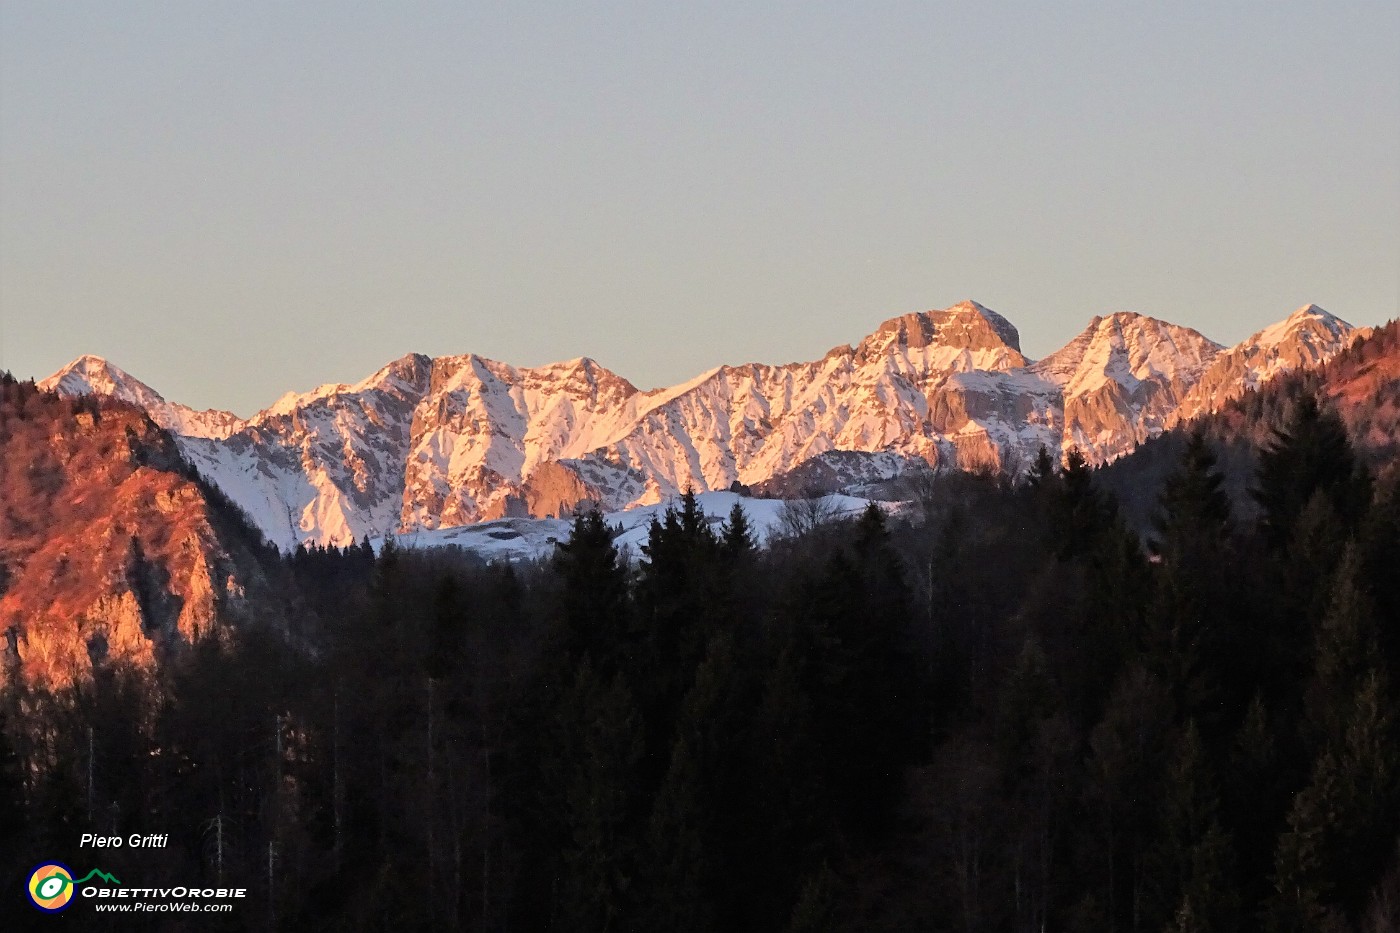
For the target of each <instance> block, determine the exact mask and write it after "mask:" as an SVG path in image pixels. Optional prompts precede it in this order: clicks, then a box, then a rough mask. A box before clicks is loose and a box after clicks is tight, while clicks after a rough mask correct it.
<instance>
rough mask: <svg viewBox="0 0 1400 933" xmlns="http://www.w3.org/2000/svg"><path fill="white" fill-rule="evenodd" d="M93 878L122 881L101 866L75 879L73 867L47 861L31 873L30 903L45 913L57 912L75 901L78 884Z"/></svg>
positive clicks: (117, 882)
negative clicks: (74, 896)
mask: <svg viewBox="0 0 1400 933" xmlns="http://www.w3.org/2000/svg"><path fill="white" fill-rule="evenodd" d="M93 878H101V879H102V880H103V881H105V882H107V883H108V884H114V885H117V886H118V887H120V886H121V882H120V881H118V880H117V879H116V878H113V877H112V876H111V875H109V874H107V873H106V872H105V871H102V870H101V869H99V868H94V869H93V870H92V871H90V872H88V873H87V874H86V875H84V876H83V877H81V878H78V879H74V877H73V869H71V868H69V867H68V866H67V865H64V864H63V863H62V862H45V863H44V864H42V865H40V866H39V867H38V868H36V869H34V871H33V872H31V873H30V875H29V887H28V890H29V900H30V903H32V904H33V905H34V906H35V907H37V908H38V909H39V910H42V911H43V912H44V913H48V914H56V913H58V912H59V911H60V910H65V909H67V907H68V905H69V904H71V903H73V892H74V891H75V890H76V889H77V887H78V885H80V884H86V883H87V882H89V881H91V880H92V879H93Z"/></svg>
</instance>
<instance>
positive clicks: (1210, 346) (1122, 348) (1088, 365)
mask: <svg viewBox="0 0 1400 933" xmlns="http://www.w3.org/2000/svg"><path fill="white" fill-rule="evenodd" d="M1221 349H1222V348H1221V346H1220V344H1218V343H1216V342H1215V341H1213V340H1210V339H1209V338H1207V337H1205V336H1204V335H1202V334H1201V333H1199V332H1198V331H1195V330H1192V329H1191V328H1189V327H1182V326H1180V325H1177V324H1169V323H1167V322H1166V321H1159V320H1158V319H1156V318H1154V317H1148V316H1147V315H1145V314H1137V313H1134V312H1131V311H1118V312H1115V313H1113V314H1109V315H1106V316H1095V317H1094V318H1093V319H1091V320H1090V321H1089V325H1088V326H1087V327H1086V328H1084V330H1083V331H1082V332H1080V334H1079V335H1078V336H1077V337H1075V338H1074V339H1073V340H1071V341H1070V342H1069V343H1068V344H1066V345H1065V346H1064V347H1062V348H1060V349H1059V350H1056V351H1055V352H1054V353H1052V354H1050V355H1049V356H1047V357H1045V359H1043V360H1041V361H1039V362H1038V363H1035V364H1034V365H1033V366H1031V369H1032V371H1034V372H1035V373H1036V374H1038V375H1040V376H1042V377H1043V378H1045V379H1048V380H1050V381H1051V382H1054V383H1056V384H1058V385H1061V386H1063V387H1064V390H1065V393H1066V394H1068V395H1077V394H1082V393H1084V392H1086V391H1092V390H1094V389H1096V388H1098V387H1099V386H1101V385H1102V384H1104V383H1105V382H1107V381H1113V382H1117V383H1119V384H1121V385H1123V386H1124V387H1126V388H1129V389H1132V388H1135V387H1136V386H1137V384H1138V383H1139V382H1141V381H1142V380H1144V379H1147V378H1149V377H1165V378H1167V379H1174V378H1175V379H1179V380H1180V381H1182V382H1183V383H1188V384H1189V383H1192V382H1195V380H1196V379H1197V378H1199V377H1200V375H1201V373H1203V372H1204V371H1205V369H1206V367H1207V366H1209V365H1210V363H1211V361H1212V360H1213V359H1214V358H1215V356H1216V354H1218V353H1219V352H1220V351H1221Z"/></svg>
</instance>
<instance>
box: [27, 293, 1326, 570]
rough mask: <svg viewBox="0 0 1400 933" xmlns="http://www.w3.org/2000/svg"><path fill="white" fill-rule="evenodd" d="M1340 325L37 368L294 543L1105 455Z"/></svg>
mask: <svg viewBox="0 0 1400 933" xmlns="http://www.w3.org/2000/svg"><path fill="white" fill-rule="evenodd" d="M1352 336H1353V328H1352V327H1351V326H1350V325H1348V324H1346V323H1345V322H1343V321H1341V320H1340V319H1338V318H1336V317H1334V316H1332V315H1331V314H1328V313H1327V312H1326V311H1323V310H1322V309H1320V308H1317V307H1316V306H1314V305H1307V306H1305V307H1303V308H1300V309H1299V310H1298V311H1296V312H1294V313H1293V314H1292V315H1290V316H1289V317H1288V318H1287V319H1285V320H1283V321H1281V322H1279V323H1278V324H1276V325H1274V326H1273V327H1270V328H1267V329H1265V330H1264V331H1261V332H1260V333H1258V334H1255V335H1254V336H1252V337H1251V338H1249V339H1248V340H1246V341H1243V342H1242V343H1241V344H1239V345H1238V346H1236V347H1232V348H1228V349H1227V348H1224V347H1222V346H1220V345H1219V344H1217V343H1215V342H1213V341H1211V340H1209V339H1208V338H1206V337H1204V336H1203V335H1201V334H1200V333H1198V332H1196V331H1194V330H1192V329H1190V328H1186V327H1180V326H1177V325H1173V324H1170V323H1167V322H1164V321H1159V320H1157V319H1155V318H1150V317H1146V316H1143V315H1138V314H1131V313H1117V314H1112V315H1108V316H1105V317H1095V318H1094V319H1093V320H1092V321H1091V322H1090V324H1089V326H1088V327H1087V328H1086V329H1085V330H1084V331H1083V332H1082V333H1080V334H1079V335H1078V336H1076V337H1075V338H1074V339H1073V340H1072V341H1070V343H1068V344H1067V345H1066V346H1065V347H1063V348H1061V349H1060V350H1057V351H1056V352H1054V353H1052V354H1050V355H1049V356H1047V357H1046V358H1044V359H1042V360H1039V361H1034V362H1033V361H1031V360H1028V359H1027V358H1026V357H1025V356H1024V354H1023V353H1022V352H1021V347H1020V337H1019V334H1018V332H1017V330H1016V328H1015V327H1014V326H1013V325H1012V324H1011V323H1010V322H1009V321H1008V320H1007V319H1006V318H1004V317H1002V316H1001V315H999V314H997V313H996V312H994V311H992V310H990V309H988V308H986V307H984V306H982V305H980V304H978V303H976V302H972V301H967V302H962V303H960V304H957V305H954V306H953V307H951V308H946V309H943V310H937V311H924V312H918V313H913V314H904V315H900V316H898V317H895V318H891V319H889V320H887V321H885V322H884V323H883V324H881V325H880V326H879V327H878V328H877V329H876V330H875V331H874V332H872V333H871V334H869V335H868V336H867V337H865V338H864V339H862V340H861V341H859V342H858V343H857V344H855V345H851V346H837V347H835V348H833V349H832V350H830V351H829V352H828V353H827V354H825V356H823V357H822V358H821V359H820V360H814V361H810V362H802V363H791V364H786V365H767V364H759V363H750V364H745V365H740V366H721V367H718V368H716V369H713V370H710V371H708V372H706V373H702V374H701V375H700V376H698V377H696V378H695V379H693V380H690V381H689V382H686V383H683V384H681V385H678V386H674V387H670V388H664V389H656V390H652V391H645V392H644V391H640V390H638V389H637V388H636V387H635V386H633V385H632V384H631V383H630V382H628V381H627V380H626V379H624V378H622V377H621V376H619V375H617V374H616V373H613V372H610V371H609V370H607V369H606V368H604V367H603V366H601V365H599V364H598V363H596V362H594V361H593V360H590V359H583V358H580V359H575V360H570V361H567V362H562V363H555V364H551V365H549V366H542V367H534V368H517V367H513V366H509V365H507V364H505V363H500V362H496V361H492V360H488V359H484V358H482V357H479V356H476V355H473V354H468V355H464V356H450V357H439V358H437V359H432V358H429V357H427V356H422V355H417V354H414V355H409V356H405V357H403V358H401V359H398V360H395V361H393V362H392V363H390V364H388V365H387V366H385V367H384V368H383V369H381V370H379V371H378V372H377V373H375V374H374V375H372V376H370V377H369V378H367V379H365V380H363V381H362V382H359V383H355V384H335V385H327V386H322V387H320V388H318V389H316V390H314V391H312V392H309V393H303V394H294V393H292V394H288V395H286V396H283V397H282V398H281V399H279V400H278V401H277V402H276V403H275V404H274V405H272V406H271V407H269V408H268V409H266V410H264V411H262V412H259V413H258V414H257V415H255V416H253V417H252V418H250V419H247V420H246V421H244V420H241V419H237V418H236V417H234V416H233V415H231V414H228V413H220V412H194V411H192V410H191V409H188V408H185V407H183V406H179V405H173V404H171V403H168V402H166V401H165V400H164V399H163V398H162V397H161V396H160V395H159V394H158V393H156V392H155V391H154V390H153V389H151V388H150V387H148V386H145V385H144V384H143V383H141V382H140V381H139V380H136V379H135V378H134V377H131V376H129V375H127V374H126V373H123V372H122V371H121V370H119V369H117V368H116V367H115V366H112V365H111V364H109V363H106V362H105V361H103V360H101V359H100V358H96V357H81V358H79V360H77V361H75V362H74V363H73V364H70V365H69V366H68V367H65V368H64V369H63V370H60V371H59V372H58V373H55V374H54V375H53V376H51V377H49V378H48V379H46V380H44V381H43V382H42V383H41V387H44V388H51V389H53V390H55V391H57V392H59V393H60V394H64V395H70V396H72V395H82V394H87V393H97V394H105V395H114V396H116V397H119V398H122V399H125V400H128V401H131V402H132V403H133V404H137V405H139V406H141V407H142V408H144V409H145V410H146V411H147V412H148V413H149V414H150V416H151V418H152V419H153V420H155V421H156V422H157V423H158V424H161V425H162V426H164V427H166V428H167V429H169V430H170V431H171V432H172V433H174V434H175V435H177V443H178V444H179V448H180V450H181V452H182V453H183V455H184V456H185V457H186V459H188V460H189V461H190V462H191V463H193V464H194V465H195V466H196V467H197V468H198V469H199V470H200V471H201V472H202V473H203V474H204V475H205V476H206V477H208V478H209V479H210V480H212V481H213V482H214V483H216V484H217V485H218V486H219V488H220V489H221V490H222V491H223V492H224V493H225V494H226V495H227V496H228V497H229V498H230V499H231V500H232V501H234V502H235V503H236V504H238V505H239V506H240V507H241V508H242V509H243V510H244V511H245V512H247V513H248V515H249V516H250V517H251V518H252V520H253V521H254V523H255V524H256V525H257V526H258V527H259V528H260V529H261V530H262V531H263V533H264V534H265V535H266V536H267V537H268V539H269V540H270V541H272V542H273V543H275V544H276V545H277V546H279V547H281V548H283V549H291V548H295V547H296V545H297V544H298V543H300V542H303V541H306V542H318V543H335V544H345V543H348V542H350V541H352V540H357V539H359V538H360V537H362V536H364V535H369V536H371V537H374V536H378V535H382V534H386V533H411V532H415V531H423V530H432V529H440V528H450V527H456V526H460V525H465V524H470V523H473V522H477V521H484V520H491V519H496V518H503V517H523V516H549V515H560V514H566V513H568V512H570V511H571V510H573V509H574V508H576V507H578V506H579V505H581V504H585V503H596V504H598V505H600V506H602V507H603V508H605V509H609V510H621V509H625V508H629V507H633V506H638V505H646V504H651V503H655V502H659V501H663V500H664V499H666V498H667V497H668V496H672V495H675V494H677V493H679V492H680V491H682V490H683V489H685V488H686V487H687V486H690V487H693V488H695V489H696V490H697V491H701V492H704V491H709V490H721V489H727V488H730V487H731V486H732V485H733V484H735V483H738V484H741V485H745V486H754V485H760V484H765V483H772V482H774V481H775V480H776V479H778V478H781V477H785V476H800V475H803V474H801V473H798V472H797V471H799V470H806V471H807V472H809V473H819V474H821V475H823V476H824V477H825V478H826V480H825V481H826V483H827V485H828V486H831V485H837V486H839V485H841V484H842V482H843V481H849V482H850V483H857V482H860V483H866V482H871V481H877V480H880V479H888V478H891V477H893V476H896V475H899V474H900V473H902V472H906V471H917V470H926V469H943V468H983V467H986V468H994V469H1006V470H1011V471H1016V470H1018V469H1021V468H1023V467H1024V466H1025V465H1027V464H1029V463H1030V462H1031V460H1032V459H1033V457H1034V455H1035V453H1036V451H1037V450H1038V449H1039V447H1040V446H1042V445H1044V446H1046V447H1048V448H1050V449H1051V450H1054V451H1063V450H1065V449H1068V448H1069V447H1078V448H1080V449H1081V450H1083V451H1084V452H1085V453H1086V455H1087V456H1088V457H1089V459H1090V460H1091V461H1093V462H1105V461H1108V460H1111V459H1113V458H1115V457H1117V456H1119V455H1121V454H1123V453H1125V452H1127V451H1129V450H1131V449H1132V448H1133V447H1134V446H1135V445H1136V444H1139V443H1141V442H1142V441H1143V440H1146V439H1147V438H1149V437H1152V436H1155V435H1156V434H1158V433H1160V432H1161V431H1163V430H1164V429H1166V428H1167V427H1169V426H1170V425H1171V424H1174V423H1176V422H1177V421H1178V420H1180V419H1182V418H1185V417H1190V416H1191V414H1193V413H1199V412H1201V411H1207V410H1212V409H1213V408H1214V407H1217V406H1219V405H1220V404H1222V403H1223V401H1224V400H1226V399H1228V398H1231V397H1234V396H1235V395H1238V394H1239V393H1241V392H1243V391H1244V390H1245V389H1246V388H1247V387H1249V386H1251V385H1255V384H1258V383H1260V382H1262V381H1264V380H1267V379H1269V378H1271V377H1272V376H1273V375H1276V374H1277V373H1279V372H1284V371H1288V370H1289V369H1293V368H1297V367H1300V366H1312V365H1316V364H1319V363H1321V362H1324V361H1325V360H1327V359H1328V358H1330V357H1331V356H1333V355H1335V354H1336V353H1337V352H1339V351H1340V350H1341V349H1343V348H1344V347H1345V346H1346V345H1347V344H1348V343H1349V342H1350V340H1351V338H1352Z"/></svg>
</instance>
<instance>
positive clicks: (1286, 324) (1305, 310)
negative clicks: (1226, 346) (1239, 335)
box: [1243, 304, 1355, 347]
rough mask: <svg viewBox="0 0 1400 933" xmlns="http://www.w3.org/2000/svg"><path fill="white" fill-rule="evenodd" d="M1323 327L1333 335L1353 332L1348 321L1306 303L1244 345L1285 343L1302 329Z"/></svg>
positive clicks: (1265, 345) (1262, 345) (1339, 335)
mask: <svg viewBox="0 0 1400 933" xmlns="http://www.w3.org/2000/svg"><path fill="white" fill-rule="evenodd" d="M1304 329H1321V330H1323V331H1325V332H1326V333H1328V334H1330V335H1331V336H1333V337H1342V336H1345V335H1347V334H1349V333H1351V332H1352V331H1353V330H1355V328H1353V327H1352V326H1351V325H1350V324H1348V323H1347V322H1346V321H1344V320H1342V319H1341V318H1339V317H1337V316H1336V315H1335V314H1332V313H1330V312H1328V311H1325V310H1323V309H1322V308H1319V307H1318V306H1317V305H1315V304H1306V305H1303V306H1302V307H1301V308H1299V309H1298V310H1297V311H1294V312H1293V313H1292V314H1290V315H1288V317H1286V318H1284V319H1283V320H1282V321H1279V322H1278V323H1276V324H1271V325H1269V326H1268V327H1266V328H1264V329H1263V330H1261V331H1259V332H1258V333H1256V334H1253V335H1252V336H1250V338H1249V339H1248V340H1246V341H1244V344H1243V345H1244V346H1246V347H1248V346H1255V347H1269V346H1275V345H1277V344H1280V343H1285V342H1287V341H1289V340H1291V339H1292V338H1293V336H1294V335H1295V334H1297V333H1298V332H1299V331H1300V330H1304Z"/></svg>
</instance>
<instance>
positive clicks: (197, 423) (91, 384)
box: [38, 353, 244, 438]
mask: <svg viewBox="0 0 1400 933" xmlns="http://www.w3.org/2000/svg"><path fill="white" fill-rule="evenodd" d="M38 385H39V388H41V389H43V390H45V391H50V392H57V393H58V394H59V395H63V396H68V397H73V396H78V395H92V394H95V395H106V396H110V397H112V398H116V399H120V400H121V401H123V402H127V403H129V404H131V405H135V406H136V407H137V408H141V409H144V410H145V412H146V414H147V415H149V416H150V418H151V420H152V421H154V422H155V423H156V424H158V425H160V426H161V427H163V428H165V429H166V430H167V431H173V432H174V433H176V434H182V435H185V436H187V437H214V438H226V437H228V436H229V435H231V434H233V433H234V432H236V431H238V430H239V429H240V428H242V427H243V423H244V422H243V421H242V419H240V418H239V417H238V416H237V415H235V414H233V413H232V412H227V411H216V410H212V409H211V410H208V411H195V410H194V409H193V408H190V407H188V406H186V405H178V404H172V403H170V402H167V401H166V400H165V399H164V397H162V396H161V394H160V393H159V392H157V391H156V390H155V389H153V388H151V387H150V386H148V385H146V383H144V382H142V381H141V380H140V379H137V378H136V377H135V376H133V375H131V374H130V373H128V372H126V371H125V370H124V369H122V368H121V367H119V366H116V365H114V364H112V363H110V362H108V361H107V360H105V359H103V358H102V357H100V356H94V355H93V354H91V353H85V354H83V355H82V356H80V357H78V358H77V359H76V360H74V361H73V362H71V363H69V364H68V365H67V366H65V367H63V368H62V369H60V370H59V371H58V372H56V373H54V374H53V375H52V376H49V377H48V378H47V379H45V380H43V381H41V382H40V383H39V384H38Z"/></svg>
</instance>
